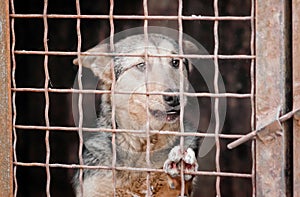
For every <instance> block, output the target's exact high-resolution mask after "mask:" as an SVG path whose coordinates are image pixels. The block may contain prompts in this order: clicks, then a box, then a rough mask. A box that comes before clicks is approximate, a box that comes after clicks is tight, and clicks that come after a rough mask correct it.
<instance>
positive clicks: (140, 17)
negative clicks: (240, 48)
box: [10, 14, 252, 21]
mask: <svg viewBox="0 0 300 197" xmlns="http://www.w3.org/2000/svg"><path fill="white" fill-rule="evenodd" d="M10 17H12V18H43V15H42V14H10ZM46 17H48V18H62V19H66V18H67V19H72V18H73V19H78V18H80V19H109V18H110V16H109V15H72V14H68V15H65V14H48V15H46ZM251 18H252V17H251V16H217V17H216V16H196V15H192V16H182V20H207V21H216V20H218V21H226V20H240V21H249V20H251ZM113 19H114V20H116V19H123V20H124V19H128V20H178V16H149V15H148V16H145V15H113Z"/></svg>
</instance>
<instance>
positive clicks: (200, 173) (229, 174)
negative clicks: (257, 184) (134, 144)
mask: <svg viewBox="0 0 300 197" xmlns="http://www.w3.org/2000/svg"><path fill="white" fill-rule="evenodd" d="M14 165H17V166H24V167H46V166H47V167H50V168H76V169H77V168H81V169H102V170H112V169H113V168H112V167H109V166H100V165H99V166H88V165H78V164H56V163H50V164H47V165H46V164H44V163H38V162H31V163H25V162H14ZM114 169H115V170H122V171H125V170H127V171H138V172H160V173H165V171H164V170H163V169H154V168H135V167H115V168H114ZM184 173H185V174H191V175H198V176H223V177H237V178H252V175H251V174H247V173H233V172H215V171H211V172H210V171H196V172H190V171H184Z"/></svg>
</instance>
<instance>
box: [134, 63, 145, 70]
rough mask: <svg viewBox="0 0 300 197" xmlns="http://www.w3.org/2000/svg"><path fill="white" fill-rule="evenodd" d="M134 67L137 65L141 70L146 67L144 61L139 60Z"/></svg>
mask: <svg viewBox="0 0 300 197" xmlns="http://www.w3.org/2000/svg"><path fill="white" fill-rule="evenodd" d="M136 67H137V68H138V69H139V70H140V71H142V72H143V71H144V70H145V69H146V65H145V62H141V63H139V64H137V65H136Z"/></svg>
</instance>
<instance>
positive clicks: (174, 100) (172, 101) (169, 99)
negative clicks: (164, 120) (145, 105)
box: [163, 89, 180, 107]
mask: <svg viewBox="0 0 300 197" xmlns="http://www.w3.org/2000/svg"><path fill="white" fill-rule="evenodd" d="M165 92H179V90H178V89H167V90H165ZM163 98H164V101H165V102H166V103H167V104H168V105H169V106H171V107H175V106H177V105H179V104H180V102H179V96H177V95H174V96H169V95H164V96H163Z"/></svg>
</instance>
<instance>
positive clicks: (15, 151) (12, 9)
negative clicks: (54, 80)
mask: <svg viewBox="0 0 300 197" xmlns="http://www.w3.org/2000/svg"><path fill="white" fill-rule="evenodd" d="M10 9H11V13H13V14H14V13H15V6H14V1H13V0H10ZM15 46H16V33H15V19H14V18H12V19H11V59H12V60H11V61H12V70H11V81H12V88H16V87H17V85H16V78H15V74H16V66H17V64H16V57H15V53H14V51H15ZM16 94H17V92H16V91H12V110H13V119H12V124H13V128H12V129H13V159H14V162H18V160H17V130H16V128H15V127H14V126H15V125H16V120H17V106H16ZM17 168H18V167H17V165H14V167H13V175H14V197H16V196H17V194H18V180H17Z"/></svg>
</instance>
